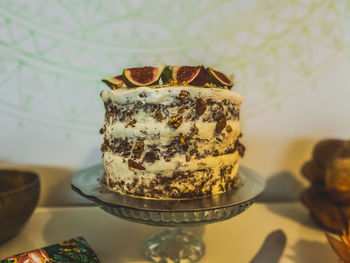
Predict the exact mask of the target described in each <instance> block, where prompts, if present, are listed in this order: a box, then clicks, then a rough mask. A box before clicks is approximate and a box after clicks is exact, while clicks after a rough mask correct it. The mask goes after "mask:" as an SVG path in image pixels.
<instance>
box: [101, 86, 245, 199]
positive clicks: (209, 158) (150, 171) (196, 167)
mask: <svg viewBox="0 0 350 263" xmlns="http://www.w3.org/2000/svg"><path fill="white" fill-rule="evenodd" d="M183 90H184V91H188V92H189V94H190V97H191V98H192V99H195V98H202V99H204V100H208V99H212V100H213V101H215V102H221V101H223V100H227V101H229V102H231V103H233V104H234V105H235V106H234V107H235V108H237V109H239V106H240V104H241V102H242V97H241V95H239V94H237V93H235V92H233V91H231V90H225V89H221V88H203V87H193V86H170V87H162V88H155V87H138V88H122V89H117V90H104V91H102V93H101V97H102V99H103V101H104V102H111V103H112V104H113V105H117V106H118V107H119V108H122V109H124V110H125V109H134V108H135V105H136V104H141V105H144V104H157V105H159V104H161V105H170V104H173V103H174V102H176V101H178V98H177V97H178V96H179V94H180V92H181V91H183ZM179 107H180V106H176V105H175V106H174V107H173V106H169V107H167V111H168V113H169V114H168V115H169V116H167V118H165V119H164V120H163V121H161V122H159V121H158V120H157V119H156V118H155V117H154V116H153V113H151V112H149V111H148V112H146V111H145V110H142V109H140V110H139V111H138V112H135V111H133V113H132V117H131V118H132V119H134V120H136V123H134V124H133V127H132V126H128V127H127V123H129V121H130V119H124V120H123V121H120V120H119V119H117V121H116V119H115V118H113V117H112V118H111V119H108V117H106V120H105V132H104V133H105V140H107V141H109V142H111V141H113V140H114V139H125V138H126V139H128V143H131V144H132V145H135V144H136V143H137V142H138V141H139V140H140V139H142V141H143V142H144V147H145V148H144V150H143V154H145V153H146V152H147V151H149V150H151V149H150V148H149V147H150V146H151V145H157V148H158V149H159V150H160V152H161V153H162V152H165V151H166V150H167V148H166V146H167V145H169V144H170V143H171V141H172V140H173V139H174V137H176V136H179V135H180V134H181V133H182V134H183V135H184V136H186V135H188V134H189V132H190V131H191V128H193V127H194V125H195V126H196V128H197V129H198V133H197V134H195V135H193V136H192V137H191V138H190V139H189V140H193V141H195V142H196V147H197V149H198V153H200V154H203V153H204V152H207V154H205V155H202V156H201V157H200V159H197V158H196V157H195V156H193V157H191V160H190V161H188V160H186V154H188V152H187V153H186V152H177V153H176V154H175V155H174V156H172V157H171V159H170V161H166V160H164V158H163V156H160V159H159V160H156V161H155V162H154V163H149V162H147V161H144V162H142V158H139V159H136V160H135V161H136V162H139V163H141V162H142V166H143V167H144V170H140V169H135V168H131V167H129V165H128V158H123V157H122V156H121V154H119V153H113V152H112V151H110V150H107V151H105V152H104V155H103V163H104V167H105V172H106V176H107V179H108V180H107V181H108V182H120V181H123V182H124V183H129V184H131V183H132V182H133V180H137V181H138V183H139V184H142V185H143V186H147V185H149V184H150V182H151V181H152V180H153V181H154V180H155V178H156V177H157V176H159V174H161V176H162V177H168V178H171V177H173V176H174V172H182V171H183V172H186V171H190V172H194V173H195V174H196V175H195V176H196V180H197V181H198V183H200V182H206V183H205V184H204V185H200V187H203V191H204V190H209V187H210V189H211V190H210V191H211V192H212V193H217V192H220V191H221V192H222V184H224V182H223V183H221V185H220V182H221V181H220V180H223V178H222V175H220V173H221V169H224V168H225V167H232V172H231V173H230V174H229V175H225V176H227V178H226V179H231V180H232V178H233V177H234V176H235V175H236V173H237V169H238V161H239V160H240V155H239V153H238V151H235V152H234V153H230V154H224V153H225V151H226V150H227V149H232V148H233V147H234V145H235V142H236V141H237V139H238V137H239V135H240V133H241V129H240V124H239V120H238V119H237V118H235V117H231V115H229V116H230V118H228V119H227V122H226V124H227V125H229V126H231V128H232V131H230V132H228V131H227V129H223V130H222V131H221V132H220V134H217V133H216V132H215V128H216V125H217V121H214V119H213V111H212V110H206V111H205V112H204V114H202V115H201V116H199V117H198V116H197V117H196V118H195V119H191V118H190V119H188V120H186V119H185V117H184V119H183V121H182V123H181V125H180V126H179V127H178V128H177V129H174V128H172V127H170V126H169V125H168V120H169V118H170V117H171V116H175V115H177V114H178V113H177V111H178V109H179ZM223 107H224V112H227V106H223ZM231 107H233V106H232V104H231ZM193 112H194V113H195V109H193V108H189V109H185V110H184V112H182V113H181V114H180V115H182V116H190V115H191V114H192V113H193ZM214 151H217V152H218V153H219V156H213V152H214ZM205 169H210V170H211V171H212V176H211V178H210V180H209V179H208V178H205V176H208V174H206V173H205V172H203V170H205ZM172 186H175V187H176V188H177V189H179V190H180V191H182V190H185V189H187V190H191V189H192V188H193V189H194V188H195V186H194V185H188V184H183V185H181V184H179V185H172ZM196 187H198V185H197V186H196ZM220 187H221V189H219V188H220ZM193 189H192V190H193ZM114 190H118V188H114Z"/></svg>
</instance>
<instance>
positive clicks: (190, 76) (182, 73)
mask: <svg viewBox="0 0 350 263" xmlns="http://www.w3.org/2000/svg"><path fill="white" fill-rule="evenodd" d="M172 69H173V79H174V80H176V81H177V84H183V83H186V84H188V85H193V86H202V85H204V84H205V83H208V80H209V74H208V71H207V70H206V69H205V68H204V67H203V66H197V67H192V66H181V67H179V66H174V67H173V68H172Z"/></svg>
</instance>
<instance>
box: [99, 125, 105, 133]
mask: <svg viewBox="0 0 350 263" xmlns="http://www.w3.org/2000/svg"><path fill="white" fill-rule="evenodd" d="M105 131H106V127H105V126H103V127H102V128H101V129H100V134H104V133H105Z"/></svg>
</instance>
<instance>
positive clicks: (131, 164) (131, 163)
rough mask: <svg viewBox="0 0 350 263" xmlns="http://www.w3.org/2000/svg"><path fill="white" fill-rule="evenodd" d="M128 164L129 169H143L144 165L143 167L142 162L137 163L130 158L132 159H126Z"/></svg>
mask: <svg viewBox="0 0 350 263" xmlns="http://www.w3.org/2000/svg"><path fill="white" fill-rule="evenodd" d="M128 166H129V169H130V168H135V169H138V170H145V167H143V165H142V164H140V163H137V162H135V161H134V160H132V159H129V160H128Z"/></svg>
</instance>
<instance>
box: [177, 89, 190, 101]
mask: <svg viewBox="0 0 350 263" xmlns="http://www.w3.org/2000/svg"><path fill="white" fill-rule="evenodd" d="M189 96H190V93H189V92H188V91H186V90H181V91H180V94H179V96H177V97H176V98H177V99H179V100H184V99H187V98H188V97H189Z"/></svg>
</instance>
